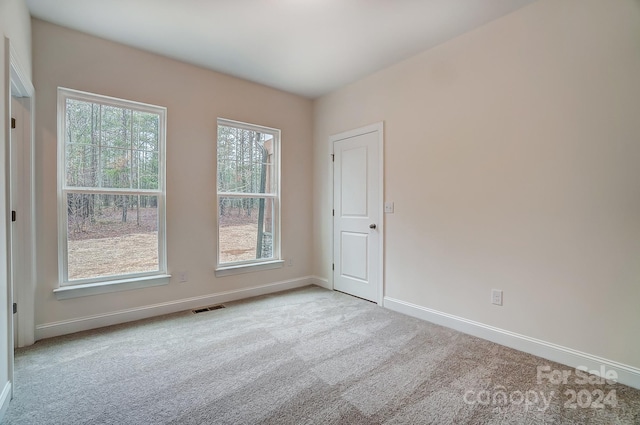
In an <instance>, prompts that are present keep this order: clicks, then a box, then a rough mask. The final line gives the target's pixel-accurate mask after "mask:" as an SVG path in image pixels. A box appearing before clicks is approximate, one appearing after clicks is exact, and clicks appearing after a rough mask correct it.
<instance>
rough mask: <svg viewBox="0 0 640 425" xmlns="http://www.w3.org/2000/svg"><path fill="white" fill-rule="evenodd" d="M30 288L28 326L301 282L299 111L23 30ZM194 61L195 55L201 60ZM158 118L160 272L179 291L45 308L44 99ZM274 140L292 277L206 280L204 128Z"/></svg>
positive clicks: (52, 33) (305, 175)
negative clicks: (219, 121) (148, 108)
mask: <svg viewBox="0 0 640 425" xmlns="http://www.w3.org/2000/svg"><path fill="white" fill-rule="evenodd" d="M33 43H34V44H33V48H34V85H35V87H36V92H37V104H36V133H35V140H36V169H37V175H36V186H37V193H36V202H37V218H36V219H37V224H38V229H37V230H38V235H37V243H38V252H37V255H38V258H37V263H38V264H37V269H38V272H39V275H38V287H37V294H36V324H37V325H42V324H47V323H52V322H57V321H64V320H71V319H74V318H80V317H87V316H93V315H99V314H105V313H109V312H113V311H119V310H125V309H135V308H139V307H142V306H147V305H151V304H158V303H165V302H171V301H175V300H181V299H185V298H190V297H198V296H203V295H207V294H214V293H219V292H223V291H232V290H239V289H243V288H248V287H254V286H258V285H264V284H268V283H273V282H280V281H284V280H288V279H295V278H299V277H303V276H306V275H308V274H309V272H310V270H311V255H310V252H311V246H310V241H309V239H308V238H304V237H300V235H304V234H305V233H306V232H308V229H309V228H310V227H311V188H312V176H311V175H310V173H309V170H310V169H311V167H312V165H311V158H312V156H311V152H312V125H311V119H312V104H311V101H309V100H307V99H304V98H301V97H298V96H294V95H291V94H287V93H284V92H281V91H277V90H274V89H270V88H266V87H263V86H260V85H256V84H252V83H249V82H246V81H243V80H239V79H236V78H232V77H229V76H226V75H222V74H218V73H215V72H212V71H207V70H204V69H201V68H197V67H194V66H190V65H187V64H184V63H180V62H177V61H174V60H170V59H167V58H163V57H160V56H156V55H153V54H150V53H145V52H142V51H139V50H136V49H133V48H129V47H125V46H122V45H119V44H115V43H111V42H108V41H105V40H101V39H98V38H95V37H91V36H88V35H85V34H82V33H79V32H75V31H71V30H68V29H64V28H62V27H59V26H55V25H52V24H49V23H46V22H43V21H39V20H33ZM203 54H206V52H203ZM58 86H62V87H68V88H72V89H77V90H83V91H89V92H93V93H99V94H104V95H108V96H114V97H119V98H124V99H130V100H135V101H139V102H145V103H151V104H155V105H160V106H166V107H167V245H168V266H169V272H174V273H175V272H177V271H188V273H189V282H188V283H186V284H179V283H177V278H176V276H174V279H172V281H171V283H170V284H169V285H167V286H160V287H153V288H146V289H139V290H133V291H127V292H119V293H111V294H104V295H95V296H90V297H83V298H76V299H70V300H64V301H58V300H56V298H55V296H54V294H53V292H52V291H53V289H54V288H56V287H57V285H58V282H57V270H58V256H57V227H56V89H57V87H58ZM218 117H223V118H229V119H233V120H238V121H245V122H250V123H254V124H259V125H265V126H268V127H275V128H279V129H281V130H282V215H281V218H282V223H283V226H282V254H283V256H284V257H285V258H292V259H293V266H292V267H284V268H282V269H277V270H269V271H263V272H259V273H249V274H242V275H236V276H229V277H221V278H216V277H215V276H214V268H215V262H216V254H215V253H216V251H215V250H216V240H217V237H216V228H215V218H216V203H215V192H216V186H215V184H216V183H215V182H216V179H215V147H216V131H217V127H216V118H218Z"/></svg>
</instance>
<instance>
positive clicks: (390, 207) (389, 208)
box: [384, 202, 394, 214]
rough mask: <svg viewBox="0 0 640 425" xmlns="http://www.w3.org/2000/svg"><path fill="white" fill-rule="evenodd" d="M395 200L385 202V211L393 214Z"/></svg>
mask: <svg viewBox="0 0 640 425" xmlns="http://www.w3.org/2000/svg"><path fill="white" fill-rule="evenodd" d="M393 207H394V205H393V202H385V203H384V212H386V213H387V214H393Z"/></svg>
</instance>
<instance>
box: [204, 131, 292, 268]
mask: <svg viewBox="0 0 640 425" xmlns="http://www.w3.org/2000/svg"><path fill="white" fill-rule="evenodd" d="M279 144H280V130H275V129H272V128H266V127H260V126H256V125H251V124H244V123H240V122H236V121H229V120H223V119H219V120H218V149H217V152H218V185H217V186H218V269H221V268H228V267H231V268H237V267H239V266H244V265H256V264H264V263H273V262H277V261H278V260H280V233H279V232H280V229H279V227H280V219H279V212H280V190H279V177H280V168H279V167H280V160H279V157H280V156H279V155H280V153H279V147H280V146H279Z"/></svg>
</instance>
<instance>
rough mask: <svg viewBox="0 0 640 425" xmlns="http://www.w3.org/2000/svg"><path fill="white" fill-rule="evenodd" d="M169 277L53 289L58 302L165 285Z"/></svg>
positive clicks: (132, 279) (159, 276)
mask: <svg viewBox="0 0 640 425" xmlns="http://www.w3.org/2000/svg"><path fill="white" fill-rule="evenodd" d="M170 279H171V275H168V274H162V275H155V276H145V277H136V278H131V279H121V280H110V281H106V282H98V283H86V284H82V285H69V286H62V287H60V288H58V289H54V290H53V293H54V294H55V296H56V298H57V299H58V300H68V299H71V298H79V297H86V296H89V295H98V294H108V293H110V292H120V291H129V290H132V289H140V288H148V287H150V286H160V285H167V284H168V283H169V280H170Z"/></svg>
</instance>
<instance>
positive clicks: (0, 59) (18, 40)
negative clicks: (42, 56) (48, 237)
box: [0, 0, 31, 419]
mask: <svg viewBox="0 0 640 425" xmlns="http://www.w3.org/2000/svg"><path fill="white" fill-rule="evenodd" d="M0 34H2V40H0V64H1V66H0V75H1V83H0V99H1V100H0V106H1V113H0V129H2V133H1V134H0V142H1V147H0V223H6V222H7V217H6V211H7V205H6V196H7V193H6V189H5V184H6V181H5V173H6V167H5V164H6V158H5V152H6V148H7V144H8V142H9V139H8V135H9V130H8V126H9V123H8V122H7V121H6V117H7V111H8V109H9V103H8V102H9V96H10V93H7V86H5V84H6V82H8V81H9V79H10V76H9V74H8V71H9V69H10V68H9V66H10V64H9V63H8V61H7V60H6V58H8V57H9V53H8V52H7V51H6V49H5V37H6V38H8V39H9V40H10V43H11V45H12V46H13V51H14V52H15V54H16V56H17V58H16V59H17V61H18V64H17V65H18V66H20V68H21V71H23V72H24V73H25V74H26V75H24V77H26V78H31V22H30V18H29V11H28V10H27V6H26V3H25V2H24V1H23V0H0ZM7 285H8V278H7V233H6V227H5V226H4V225H2V226H0V393H1V392H2V391H3V390H5V389H7V383H8V381H9V369H10V367H11V368H12V365H11V364H10V360H9V347H8V342H9V341H10V335H11V334H10V333H9V325H8V318H9V317H10V316H9V315H10V314H11V313H10V312H9V306H10V302H11V300H9V299H8V294H7ZM0 407H2V406H0ZM0 419H1V413H0Z"/></svg>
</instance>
